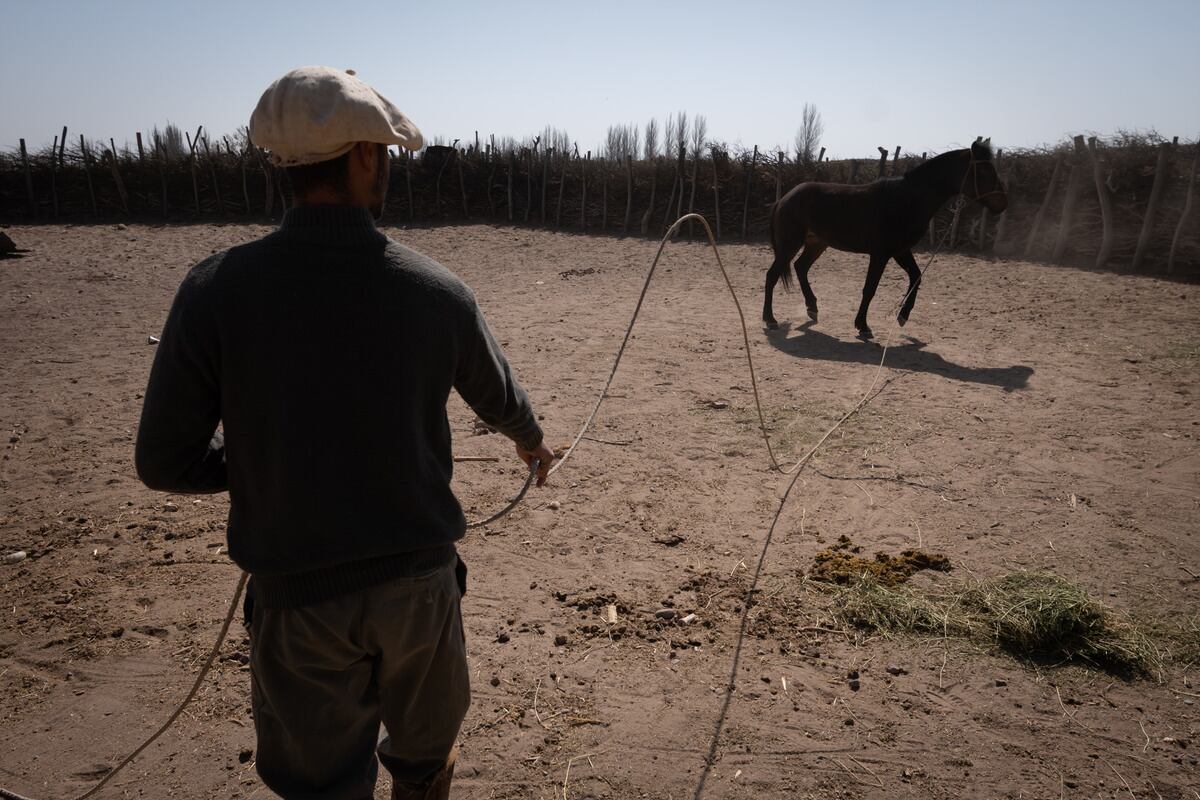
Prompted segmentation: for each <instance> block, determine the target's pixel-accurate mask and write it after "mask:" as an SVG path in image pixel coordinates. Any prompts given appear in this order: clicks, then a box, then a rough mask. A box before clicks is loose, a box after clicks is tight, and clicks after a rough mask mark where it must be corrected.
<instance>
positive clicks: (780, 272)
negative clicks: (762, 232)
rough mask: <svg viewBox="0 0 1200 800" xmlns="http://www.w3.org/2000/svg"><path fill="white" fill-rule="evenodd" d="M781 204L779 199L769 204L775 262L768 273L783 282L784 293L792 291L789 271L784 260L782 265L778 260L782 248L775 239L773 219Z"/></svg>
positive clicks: (775, 228)
mask: <svg viewBox="0 0 1200 800" xmlns="http://www.w3.org/2000/svg"><path fill="white" fill-rule="evenodd" d="M782 203H783V200H782V199H780V200H777V201H775V202H774V203H772V204H771V217H770V219H771V223H770V228H769V230H770V236H771V249H772V250H773V251H774V252H775V260H774V262H772V263H771V269H770V271H771V272H773V273H775V274H776V276H777V277H778V278H779V279H780V280H781V281H783V289H784V291H787V292H790V291H791V290H792V275H791V270H790V269H788V263H787V261H786V260H785V261H783V262H782V263H781V262H780V260H779V259H780V258H782V257H783V256H782V255H781V254H782V253H783V248H782V246H781V243H780V241H779V240H778V239H777V238H776V233H777V225H776V220H775V217H776V215H777V214H778V213H779V210H780V207H781V204H782Z"/></svg>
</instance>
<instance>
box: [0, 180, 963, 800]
mask: <svg viewBox="0 0 1200 800" xmlns="http://www.w3.org/2000/svg"><path fill="white" fill-rule="evenodd" d="M964 181H965V178H964ZM960 206H961V201H960ZM689 220H695V221H698V222H700V224H701V225H702V226H703V228H704V231H705V234H706V235H707V237H708V243H709V246H710V247H711V248H712V251H713V255H714V256H715V258H716V263H717V267H718V268H719V269H720V270H721V277H722V278H724V280H725V286H726V287H727V288H728V289H729V294H730V297H731V298H732V299H733V304H734V307H735V308H736V309H737V312H738V319H739V321H740V323H741V328H742V341H743V343H744V345H745V353H746V363H747V365H748V367H749V371H750V385H751V388H752V389H753V391H754V406H755V409H756V411H757V412H758V424H759V430H760V431H761V433H762V437H763V443H764V444H765V445H766V448H767V455H768V456H769V457H770V459H771V467H772V468H773V469H775V470H780V471H783V468H782V466H781V465H780V463H779V460H778V459H777V458H776V456H775V451H774V449H773V448H772V447H771V438H770V435H769V434H768V433H767V424H766V420H765V418H764V417H763V411H762V401H761V399H760V397H759V393H758V379H757V377H756V375H755V370H754V357H753V355H752V354H751V352H750V334H749V331H748V329H747V327H746V316H745V314H744V313H743V312H742V304H741V302H740V301H739V300H738V297H737V292H735V291H734V288H733V282H732V281H730V279H729V273H728V272H727V271H726V270H725V264H724V262H723V261H722V260H721V251H720V249H719V248H718V247H717V241H716V237H715V236H714V235H713V232H712V228H711V227H709V224H708V220H707V219H705V218H704V217H703V216H702V215H700V214H694V213H689V214H685V215H683V216H682V217H680V218H679V219H677V220H676V221H675V222H674V224H672V225H671V227H670V228H668V229H667V232H666V233H665V234H664V235H663V238H662V241H660V242H659V245H658V251H657V252H656V253H655V255H654V261H653V262H651V264H650V269H649V271H648V272H647V273H646V279H645V281H644V282H643V284H642V291H641V293H640V294H639V295H638V300H637V304H636V305H635V306H634V310H633V315H632V316H631V317H630V320H629V325H628V326H627V327H626V329H625V335H624V338H622V340H621V346H620V347H619V348H618V349H617V354H616V357H615V358H614V359H613V365H612V369H611V370H609V374H608V379H607V380H606V381H605V382H604V388H603V389H602V390H601V391H600V394H599V396H598V397H597V398H596V403H595V405H594V406H593V407H592V411H591V413H590V414H589V415H588V417H587V419H586V420H585V421H584V423H583V426H582V427H581V428H580V429H579V433H578V434H577V435H576V436H575V439H574V440H573V441H572V442H571V445H570V446H569V447H568V448H567V450H566V451H565V452H564V453H563V455H562V457H561V458H560V459H559V460H558V463H557V464H555V465H554V466H553V467H552V468H551V469H550V472H549V475H553V474H554V473H555V472H557V471H558V470H559V469H560V468H561V467H562V466H563V465H564V464H565V463H566V462H567V460H568V459H569V458H570V457H571V456H572V455H573V454H574V452H575V449H576V447H577V446H578V445H579V443H580V442H581V441H583V438H584V436H585V435H586V434H587V432H588V430H589V429H590V428H591V426H592V424H593V423H594V422H595V420H596V415H597V414H598V413H599V412H600V406H601V405H603V403H604V400H605V398H607V396H608V390H609V389H610V388H611V387H612V382H613V379H614V378H615V377H616V374H617V368H618V367H620V365H621V359H622V358H623V357H624V355H625V349H626V347H627V346H628V344H629V339H630V337H631V336H632V334H633V329H634V326H635V325H636V324H637V320H638V317H639V316H640V315H641V312H642V305H643V303H644V302H645V299H646V293H647V292H648V291H649V289H650V282H651V280H652V279H653V277H654V273H655V271H656V270H657V269H658V262H659V260H660V258H661V257H662V254H663V250H664V249H665V248H666V245H667V242H669V241H670V240H671V239H672V238H674V236H675V234H676V233H677V232H678V230H679V228H680V227H681V226H682V225H683V223H684V222H687V221H689ZM948 233H949V231H948V230H947V231H946V232H945V233H943V235H942V238H941V240H940V241H939V242H938V244H937V246H936V247H935V248H934V249H933V251H932V252H931V253H930V255H929V260H928V261H927V262H926V264H925V267H924V268H923V269H922V270H921V277H922V278H924V275H925V272H926V271H927V270H928V269H929V267H930V266H932V264H933V260H934V257H935V256H936V255H937V253H938V251H939V250H941V247H942V245H943V243H944V242H945V240H946V237H947V235H948ZM920 283H921V281H917V282H916V283H915V284H914V285H912V286H910V287H909V290H908V292H906V293H905V295H904V297H902V298H901V300H900V303H899V304H897V306H896V309H898V308H899V307H900V306H901V305H902V304H903V303H904V302H905V301H906V300H907V299H908V297H909V295H911V294H912V293H913V292H914V291H916V289H917V287H918V286H919V285H920ZM897 324H898V323H897V321H896V318H895V309H893V313H892V326H891V328H890V329H889V332H888V337H887V340H886V341H885V343H884V346H883V349H882V352H881V353H880V357H879V365H878V366H877V367H876V370H875V376H874V379H873V380H872V381H871V385H870V387H868V389H867V391H866V392H865V393H864V394H863V396H862V398H861V399H860V400H859V401H858V403H856V404H855V405H854V407H853V408H851V409H850V410H849V411H847V412H846V413H845V414H844V415H843V416H842V417H841V419H839V420H838V421H837V422H836V423H835V424H834V426H833V427H832V428H830V429H829V430H828V431H827V432H826V433H825V435H824V436H822V437H821V438H820V439H819V440H818V441H817V443H816V444H815V445H813V447H812V448H811V449H809V451H808V452H807V453H805V455H804V456H803V457H802V458H801V459H800V460H799V461H797V462H796V464H795V465H794V466H792V467H791V468H790V469H788V470H786V471H784V474H790V475H792V479H791V481H789V482H788V485H787V488H786V489H785V490H784V493H783V496H782V497H781V498H780V501H779V506H778V508H777V509H776V511H775V515H774V517H773V518H772V520H771V526H770V528H769V529H768V530H767V536H766V538H765V539H764V540H763V547H762V550H761V551H760V553H759V557H758V562H757V565H756V567H755V570H754V578H753V580H752V582H751V584H750V588H749V589H748V590H747V593H746V600H745V602H743V604H742V607H743V609H744V610H743V613H742V620H741V625H740V628H739V631H738V640H737V646H736V649H735V651H734V660H733V666H732V669H731V671H730V677H729V681H728V683H727V685H726V691H725V698H724V701H723V704H722V707H721V713H720V714H719V716H718V718H717V726H716V730H715V731H714V733H713V738H712V742H711V744H710V747H709V752H708V755H707V757H706V758H705V767H704V771H703V772H702V773H701V775H700V781H699V783H698V784H697V787H696V793H695V798H696V800H699V798H700V796H701V794H702V793H703V791H704V785H705V782H706V780H707V778H708V774H709V771H710V770H711V769H712V766H713V764H714V763H715V760H716V751H717V746H718V744H719V743H720V738H721V733H722V731H723V729H724V723H725V719H726V716H727V715H728V711H729V706H730V703H731V702H732V699H733V692H734V688H735V685H736V679H737V670H738V666H739V665H740V663H741V653H742V643H743V642H744V640H745V635H746V627H747V625H748V623H749V612H750V608H751V605H752V603H751V602H750V601H751V600H752V598H753V595H754V593H755V591H756V589H757V586H758V581H759V578H760V576H761V575H762V569H763V565H764V564H765V563H766V558H767V551H768V549H769V548H770V546H771V540H772V538H773V537H774V534H775V528H776V526H777V525H778V523H779V519H780V517H781V516H782V514H783V509H784V507H785V506H786V505H787V501H788V497H789V496H790V495H791V492H792V489H793V488H794V487H795V485H796V483H797V481H798V480H799V479H800V475H801V473H802V472H803V470H804V467H805V466H806V465H807V464H808V463H809V462H810V461H811V460H812V458H813V457H814V456H815V455H816V454H817V451H818V450H820V449H821V447H822V446H823V445H824V444H825V442H826V441H828V439H829V437H830V436H832V435H833V434H834V432H836V431H837V430H838V429H839V428H841V427H842V425H844V424H845V423H846V422H847V420H849V419H850V418H851V417H852V416H854V415H855V414H857V413H858V412H859V411H861V410H862V409H863V408H864V407H865V406H866V405H867V403H869V402H870V401H871V400H872V399H874V398H875V397H877V396H878V395H879V394H880V393H882V391H883V389H885V388H887V384H886V383H885V384H884V386H882V387H880V388H879V391H875V387H876V386H877V385H878V384H879V379H880V377H881V375H882V373H883V368H884V361H885V360H886V358H887V353H888V348H889V347H890V346H891V340H892V336H893V335H894V333H895V329H896V327H897ZM538 466H539V464H538V462H537V461H536V460H535V461H534V462H533V463H532V464H531V465H530V469H529V474H528V476H527V477H526V478H525V483H524V485H523V486H522V487H521V490H520V491H519V492H518V493H517V495H516V496H515V497H513V498H512V499H511V500H510V501H509V502H508V504H507V505H506V506H505V507H504V508H502V509H500V510H499V511H497V512H496V513H495V514H492V515H491V516H489V517H487V518H485V519H482V520H476V521H474V522H468V523H467V528H479V527H483V526H485V525H489V524H491V523H493V522H496V521H498V520H500V519H501V518H503V517H505V516H507V515H508V514H510V513H511V512H512V511H513V510H514V509H516V507H517V506H518V505H520V503H521V501H522V500H523V499H524V498H525V495H526V493H527V492H528V491H529V487H530V486H531V485H532V484H533V480H534V478H535V477H536V476H537V470H538ZM248 579H249V575H248V574H247V573H245V572H243V573H242V574H241V577H240V578H239V579H238V584H237V588H236V589H235V590H234V592H233V598H232V599H231V600H230V602H229V611H228V612H226V614H225V620H224V621H223V622H222V624H221V630H220V632H219V633H218V634H217V640H216V642H215V643H214V644H213V648H212V650H211V651H210V652H209V654H208V658H206V659H205V661H204V664H203V665H202V666H201V667H200V671H199V672H198V673H197V675H196V679H195V682H194V683H193V684H192V688H191V690H190V691H189V692H188V694H187V696H186V697H184V699H183V701H182V702H181V703H180V704H179V706H178V707H177V708H176V709H175V711H174V712H172V714H171V716H170V717H168V718H167V721H166V722H164V723H163V724H162V726H161V727H159V729H158V730H157V731H155V732H154V733H153V734H152V735H151V736H150V737H149V738H147V739H146V741H144V742H143V743H142V744H141V745H140V746H139V747H138V748H137V749H136V750H134V751H133V752H132V753H130V754H129V755H128V756H126V757H125V759H124V760H122V761H121V763H119V764H118V765H117V766H116V767H114V768H113V769H112V770H110V771H109V772H108V774H107V775H105V776H104V777H103V778H102V779H101V780H100V782H99V783H97V784H96V785H95V786H93V787H92V788H91V789H88V790H87V791H86V792H84V793H83V794H81V795H79V796H78V797H77V798H75V800H87V798H89V797H91V796H92V795H94V794H96V793H97V792H99V791H100V790H101V789H102V788H103V787H104V786H105V785H106V784H107V783H108V782H109V781H111V780H112V779H113V778H114V777H116V775H117V773H119V772H120V771H121V770H122V769H124V768H125V767H126V766H128V765H129V764H130V763H131V762H132V761H133V760H134V759H135V758H137V757H138V756H139V755H141V753H142V752H143V751H144V750H145V749H146V748H147V747H149V746H150V745H151V744H153V743H154V742H155V741H157V740H158V738H159V737H160V736H162V735H163V734H164V733H166V732H167V730H168V729H169V728H170V727H171V726H172V725H174V724H175V721H176V720H177V719H179V717H180V715H181V714H183V711H184V709H186V708H187V706H188V704H189V703H191V702H192V700H193V699H194V698H195V696H196V693H197V692H198V691H199V690H200V686H201V685H202V684H203V682H204V679H205V677H207V675H208V672H209V670H210V669H211V668H212V665H213V662H214V661H215V660H216V656H217V654H218V653H219V652H220V650H221V646H222V645H223V644H224V642H225V637H226V635H227V634H228V633H229V626H230V624H231V623H232V621H233V616H234V614H235V613H236V611H237V607H238V601H239V600H240V599H241V597H242V592H243V591H244V590H245V588H246V582H247V580H248ZM0 800H31V798H28V797H25V796H24V795H20V794H17V793H15V792H12V791H9V790H8V789H5V788H3V787H0Z"/></svg>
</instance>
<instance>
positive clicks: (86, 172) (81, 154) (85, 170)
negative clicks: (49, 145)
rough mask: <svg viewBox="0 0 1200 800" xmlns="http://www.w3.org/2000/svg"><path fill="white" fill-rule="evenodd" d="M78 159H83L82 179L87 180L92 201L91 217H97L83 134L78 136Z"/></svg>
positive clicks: (94, 190) (94, 193)
mask: <svg viewBox="0 0 1200 800" xmlns="http://www.w3.org/2000/svg"><path fill="white" fill-rule="evenodd" d="M79 157H80V158H81V159H83V177H85V178H87V187H88V197H90V198H91V200H92V216H93V217H94V216H97V215H98V214H99V211H98V210H97V208H96V189H95V187H94V186H93V185H92V171H91V169H89V168H88V162H89V159H88V151H87V143H86V142H85V141H84V140H83V134H82V133H81V134H79Z"/></svg>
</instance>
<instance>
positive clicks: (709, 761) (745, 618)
mask: <svg viewBox="0 0 1200 800" xmlns="http://www.w3.org/2000/svg"><path fill="white" fill-rule="evenodd" d="M964 180H965V179H964ZM961 207H962V201H961V200H960V201H959V206H958V209H961ZM958 209H956V210H955V213H957V212H958ZM948 234H949V229H947V230H946V231H945V232H944V233H943V234H942V238H941V239H940V240H939V241H938V243H937V245H936V246H935V247H934V248H933V250H932V251H930V253H929V260H928V261H926V262H925V267H924V268H923V269H922V270H921V275H920V278H921V279H920V280H918V281H916V282H915V283H913V285H911V286H910V287H909V289H908V291H907V292H905V293H904V296H903V297H901V298H900V302H899V303H897V304H896V306H895V308H893V309H892V324H891V327H890V328H889V329H888V335H887V338H886V339H885V340H884V344H883V349H882V352H881V353H880V354H879V365H878V366H877V367H876V368H875V375H874V377H873V379H872V380H871V385H870V386H869V387H867V391H866V392H864V393H863V396H862V398H861V399H860V400H859V401H858V402H857V403H855V404H854V406H853V407H852V408H851V409H850V410H849V411H847V412H846V413H845V414H844V415H842V417H841V419H839V420H838V421H837V422H836V423H834V425H833V427H831V428H830V429H829V430H828V431H826V432H825V435H824V436H822V437H821V438H820V439H818V440H817V443H816V444H815V445H813V446H812V447H811V448H810V449H809V450H808V452H806V453H805V454H804V456H803V457H801V459H800V460H799V461H797V462H796V464H795V466H793V467H792V468H791V469H789V470H788V471H787V473H786V474H790V475H791V476H792V479H791V480H790V481H788V485H787V488H786V489H784V490H783V496H782V497H780V498H779V505H778V506H777V507H776V509H775V515H774V516H773V517H772V518H771V526H770V527H769V528H768V529H767V535H766V538H764V539H763V544H762V549H761V550H760V551H759V554H758V562H757V563H756V564H755V567H754V577H753V578H752V579H751V581H750V586H749V587H748V588H747V589H746V593H745V596H744V597H743V599H742V618H741V622H740V623H739V626H738V636H737V643H736V644H735V645H734V650H733V663H732V664H731V665H730V668H729V680H728V681H727V682H726V683H725V697H724V698H723V700H722V702H721V711H720V713H719V714H718V715H717V723H716V726H715V729H714V730H713V735H712V740H711V741H710V742H709V747H708V753H707V755H706V756H705V758H704V769H703V770H702V771H701V773H700V779H699V780H698V781H697V783H696V792H695V794H694V795H692V798H693V800H700V798H701V797H702V796H703V795H704V786H705V784H706V783H707V782H708V776H709V773H711V772H712V768H713V766H714V765H715V764H716V761H717V747H718V746H719V745H720V743H721V734H722V733H723V732H724V730H725V720H726V719H727V718H728V716H729V707H730V705H731V704H732V702H733V693H734V691H735V690H736V688H737V674H738V668H739V667H740V666H741V663H742V646H743V645H744V643H745V641H746V630H747V628H748V627H749V624H750V611H751V609H752V608H753V606H754V597H755V595H756V594H757V593H758V582H759V580H760V579H761V577H762V572H763V566H764V565H765V564H766V562H767V551H768V550H770V548H771V542H772V540H773V539H774V537H775V529H776V527H777V526H778V525H779V519H780V517H781V516H783V509H784V507H785V506H786V505H787V501H788V498H789V497H790V496H791V494H792V489H793V488H795V486H796V483H797V482H798V481H799V480H800V475H801V474H803V472H804V468H805V467H806V466H808V464H809V463H810V462H811V461H812V459H813V457H814V456H815V455H816V454H817V451H818V450H820V449H821V447H822V446H823V445H824V444H825V442H827V441H828V440H829V437H830V436H832V435H833V434H834V432H835V431H837V430H838V429H839V428H841V427H842V426H843V425H845V424H846V421H847V420H849V419H850V418H851V417H853V416H854V415H855V414H857V413H858V412H859V411H862V409H863V408H865V407H866V405H867V403H869V402H871V400H873V399H875V398H876V397H878V396H879V395H880V394H882V393H883V390H884V389H886V388H887V383H890V381H888V382H887V383H884V385H883V386H880V387H879V390H878V391H876V390H875V387H876V386H878V385H879V378H880V377H881V376H882V374H883V368H884V361H885V360H886V359H887V354H888V349H889V348H890V347H891V344H892V337H893V336H894V335H895V333H896V328H897V327H899V320H898V319H897V318H896V313H895V312H896V311H897V310H899V309H900V308H901V306H903V304H904V303H905V302H906V301H907V300H908V298H909V296H910V295H912V293H913V292H915V291H916V290H917V288H918V287H919V286H920V285H921V283H922V282H923V280H924V278H925V273H926V272H927V271H928V270H929V268H930V267H931V266H933V260H934V258H935V257H936V256H937V254H938V251H939V250H941V249H942V245H943V244H944V243H945V241H946V237H947V236H948ZM714 247H715V245H714ZM747 355H749V353H747Z"/></svg>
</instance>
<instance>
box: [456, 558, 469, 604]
mask: <svg viewBox="0 0 1200 800" xmlns="http://www.w3.org/2000/svg"><path fill="white" fill-rule="evenodd" d="M454 558H455V559H456V563H455V564H454V580H455V582H457V583H458V596H459V598H460V599H461V598H463V597H466V596H467V563H466V562H465V561H463V560H462V556H460V555H458V554H457V553H456V554H455V556H454Z"/></svg>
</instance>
